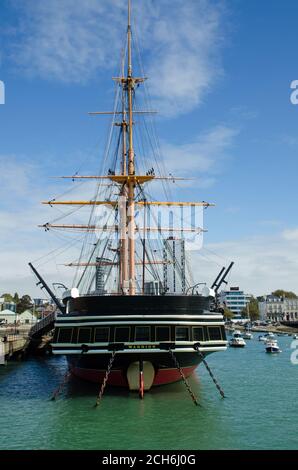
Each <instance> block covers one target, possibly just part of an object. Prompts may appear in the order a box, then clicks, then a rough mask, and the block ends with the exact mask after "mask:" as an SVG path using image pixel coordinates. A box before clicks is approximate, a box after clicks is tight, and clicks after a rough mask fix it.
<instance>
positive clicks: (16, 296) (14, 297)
mask: <svg viewBox="0 0 298 470" xmlns="http://www.w3.org/2000/svg"><path fill="white" fill-rule="evenodd" d="M13 301H14V303H15V304H17V303H18V302H19V301H20V297H19V294H18V293H17V292H15V294H14V296H13Z"/></svg>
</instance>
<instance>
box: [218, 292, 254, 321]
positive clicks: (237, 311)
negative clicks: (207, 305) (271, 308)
mask: <svg viewBox="0 0 298 470" xmlns="http://www.w3.org/2000/svg"><path fill="white" fill-rule="evenodd" d="M219 298H220V303H221V304H222V305H223V306H224V307H226V308H228V309H229V310H231V312H233V314H234V320H240V319H241V318H242V316H241V312H242V311H243V310H244V309H245V308H246V307H247V304H248V303H249V302H250V299H251V295H250V294H245V293H244V291H243V290H240V288H239V287H230V290H225V291H221V293H220V297H219Z"/></svg>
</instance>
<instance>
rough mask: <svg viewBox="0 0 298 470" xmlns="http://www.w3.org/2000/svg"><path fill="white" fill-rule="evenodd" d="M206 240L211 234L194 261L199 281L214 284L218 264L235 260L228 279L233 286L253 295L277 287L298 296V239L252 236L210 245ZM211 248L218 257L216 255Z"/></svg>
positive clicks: (279, 235) (279, 236) (270, 290)
mask: <svg viewBox="0 0 298 470" xmlns="http://www.w3.org/2000/svg"><path fill="white" fill-rule="evenodd" d="M207 237H208V235H207V236H206V240H205V243H206V245H205V246H206V249H207V250H204V248H203V250H202V253H201V254H198V253H197V254H196V255H195V258H194V266H195V267H196V278H198V279H199V280H205V279H206V278H207V280H208V282H212V281H213V280H214V278H215V277H216V275H217V273H218V272H219V269H220V266H219V265H221V266H223V265H225V266H228V263H229V262H230V261H234V262H235V265H234V267H233V269H232V271H231V275H230V276H229V278H228V280H229V285H230V286H231V285H232V286H233V285H236V286H240V287H241V288H243V289H244V290H245V291H246V292H248V293H253V294H254V295H262V294H266V293H270V292H272V291H274V290H275V289H278V288H282V289H286V290H293V291H294V292H297V293H298V281H297V273H298V257H297V255H296V253H297V245H296V244H295V242H296V241H297V239H298V237H297V238H296V239H294V238H293V239H292V241H291V242H289V241H288V240H285V238H284V235H283V233H280V234H277V235H275V236H271V237H269V236H266V237H265V236H259V237H253V236H252V237H249V238H243V239H239V240H234V241H228V242H223V243H213V244H208V242H207ZM208 249H210V250H212V253H213V252H216V253H217V254H218V255H219V256H218V257H216V256H214V255H213V254H212V253H210V252H209V251H208ZM202 255H203V256H202ZM193 256H194V254H193V253H192V257H193ZM206 257H207V258H206ZM223 258H224V259H223ZM215 263H219V265H218V264H215ZM203 278H204V279H203Z"/></svg>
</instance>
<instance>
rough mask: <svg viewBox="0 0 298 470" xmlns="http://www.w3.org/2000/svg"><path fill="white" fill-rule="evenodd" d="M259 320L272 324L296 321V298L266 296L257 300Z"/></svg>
mask: <svg viewBox="0 0 298 470" xmlns="http://www.w3.org/2000/svg"><path fill="white" fill-rule="evenodd" d="M258 301H259V310H260V318H261V320H263V321H266V320H269V321H273V322H280V321H295V320H298V298H297V299H288V298H284V297H277V296H275V295H272V294H270V295H266V296H264V297H261V298H259V299H258Z"/></svg>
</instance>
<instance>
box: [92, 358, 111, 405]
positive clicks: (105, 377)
mask: <svg viewBox="0 0 298 470" xmlns="http://www.w3.org/2000/svg"><path fill="white" fill-rule="evenodd" d="M115 355H116V351H115V350H114V351H113V352H112V356H111V359H110V361H109V364H108V368H107V370H106V373H105V376H104V379H103V382H102V384H101V387H100V391H99V394H98V397H97V399H96V402H95V405H94V407H95V408H96V407H97V406H98V405H99V404H100V402H101V399H102V396H103V394H104V391H105V388H106V385H107V381H108V378H109V375H110V372H111V369H112V365H113V362H114V359H115Z"/></svg>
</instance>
